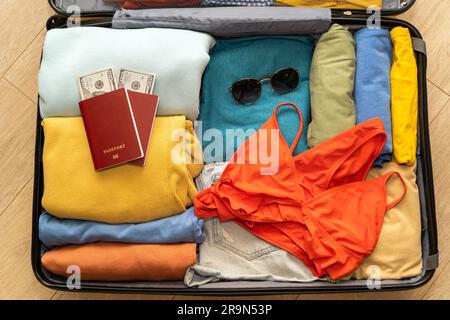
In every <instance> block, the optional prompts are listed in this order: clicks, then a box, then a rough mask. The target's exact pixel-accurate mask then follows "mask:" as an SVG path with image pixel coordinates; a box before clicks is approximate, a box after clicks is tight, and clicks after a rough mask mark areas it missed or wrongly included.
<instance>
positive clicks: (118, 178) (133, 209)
mask: <svg viewBox="0 0 450 320" xmlns="http://www.w3.org/2000/svg"><path fill="white" fill-rule="evenodd" d="M42 126H43V127H44V134H45V143H44V153H43V166H44V196H43V199H42V206H43V207H44V208H45V210H47V211H48V212H49V213H51V214H52V215H55V216H57V217H59V218H67V219H80V220H93V221H99V222H105V223H113V224H119V223H140V222H145V221H151V220H156V219H161V218H164V217H168V216H171V215H175V214H178V213H181V212H184V211H185V210H186V208H187V207H189V206H191V205H192V204H193V198H194V196H195V194H196V192H197V191H196V189H195V185H194V182H193V177H196V176H197V175H198V174H199V173H200V171H201V169H202V168H203V158H202V156H201V146H200V143H199V141H198V140H197V139H196V138H195V136H194V129H193V126H192V122H191V121H187V120H186V118H185V117H184V116H173V117H157V118H156V121H155V124H154V128H153V134H152V138H151V141H150V147H149V150H148V157H147V163H146V166H145V167H144V168H142V167H136V166H132V165H127V164H126V165H121V166H119V167H115V168H112V169H108V170H105V171H102V172H96V171H95V169H94V165H93V161H92V157H91V153H90V149H89V145H88V140H87V137H86V133H85V130H84V125H83V120H82V118H81V117H76V118H47V119H45V120H44V121H43V122H42ZM175 138H177V139H175ZM181 140H183V141H184V142H183V143H180V141H181ZM194 151H195V152H194ZM175 158H176V159H175ZM194 158H196V159H194Z"/></svg>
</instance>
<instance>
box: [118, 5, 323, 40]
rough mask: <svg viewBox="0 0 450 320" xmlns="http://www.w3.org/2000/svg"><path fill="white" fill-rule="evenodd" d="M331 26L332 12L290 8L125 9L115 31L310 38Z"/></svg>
mask: <svg viewBox="0 0 450 320" xmlns="http://www.w3.org/2000/svg"><path fill="white" fill-rule="evenodd" d="M330 25H331V10H330V9H326V8H318V9H315V8H288V7H224V8H180V9H158V10H154V9H146V10H125V9H122V10H119V11H117V12H116V14H115V15H114V18H113V22H112V27H113V28H115V29H140V28H173V29H187V30H193V31H200V32H206V33H209V34H211V35H213V36H220V37H235V36H241V37H242V36H256V35H311V34H320V33H324V32H326V31H327V30H328V29H329V27H330Z"/></svg>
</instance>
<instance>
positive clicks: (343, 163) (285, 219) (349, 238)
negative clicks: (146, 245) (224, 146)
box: [194, 103, 406, 280]
mask: <svg viewBox="0 0 450 320" xmlns="http://www.w3.org/2000/svg"><path fill="white" fill-rule="evenodd" d="M282 106H291V107H294V108H295V109H297V112H298V114H299V117H300V119H301V125H300V128H299V132H298V134H297V137H296V139H295V141H294V143H293V145H292V146H291V147H289V146H288V145H287V143H286V141H285V140H284V138H283V136H282V134H281V133H280V130H279V127H278V122H277V111H278V109H279V108H280V107H282ZM302 129H303V120H302V117H301V113H300V110H299V109H298V108H297V107H296V106H295V105H293V104H290V103H285V104H281V105H279V106H277V108H276V109H275V111H274V113H273V115H272V117H271V118H269V120H268V121H267V122H266V123H265V124H264V125H263V126H262V127H261V129H259V130H258V132H256V133H255V136H253V137H251V138H250V139H249V140H247V141H246V142H245V143H244V144H242V145H241V146H240V147H239V149H238V150H237V151H236V153H235V154H234V156H233V158H232V160H231V162H230V164H229V165H228V166H227V168H226V169H225V171H224V172H223V174H222V176H221V178H220V180H219V181H217V182H216V183H215V184H214V185H212V186H211V188H209V189H206V190H204V191H202V192H201V193H199V194H198V195H197V197H196V198H195V201H194V203H195V211H196V215H197V216H198V217H200V218H210V217H216V216H217V217H219V218H220V221H222V222H224V221H229V220H233V221H234V222H235V223H237V224H239V225H240V226H242V227H243V228H245V229H247V230H248V231H250V232H252V233H253V234H255V235H256V236H258V237H260V238H262V239H264V240H266V241H267V242H269V243H272V244H273V245H275V246H278V247H280V248H282V249H284V250H286V251H288V252H290V253H292V254H293V255H295V256H296V257H298V258H299V259H300V260H302V261H303V262H304V263H305V265H306V266H307V267H308V268H309V269H311V271H312V272H313V273H314V274H315V275H316V276H318V277H323V276H329V277H330V278H331V279H333V280H335V279H339V278H341V277H344V276H346V275H349V274H350V273H352V272H353V271H354V270H355V269H356V268H357V267H358V266H359V264H360V263H361V262H362V260H363V259H364V258H365V257H366V256H368V255H370V253H371V252H372V251H373V249H374V248H375V245H376V243H377V240H378V236H379V234H380V231H381V227H382V223H383V218H384V214H385V212H386V211H387V210H389V209H390V208H392V207H393V206H395V205H396V204H397V203H398V202H400V201H401V200H402V199H403V197H404V195H405V193H406V187H405V183H404V181H403V178H402V177H401V176H400V175H399V174H398V173H396V172H390V173H388V174H386V175H383V176H381V177H379V178H378V179H375V180H370V181H364V180H365V178H366V176H367V174H368V172H369V170H370V168H371V167H372V165H373V163H374V161H375V160H376V158H377V157H378V155H379V154H380V152H381V150H382V149H383V146H384V144H385V142H386V133H385V131H384V126H383V123H382V121H381V120H380V119H378V118H375V119H372V120H369V121H366V122H364V123H361V124H359V125H357V126H355V127H353V128H351V129H349V130H347V131H345V132H343V133H341V134H340V135H338V136H336V137H334V138H332V139H330V140H328V141H325V142H323V143H321V144H319V145H318V146H316V147H315V148H312V149H310V150H308V151H305V152H304V153H301V154H299V155H297V156H293V155H292V151H293V150H294V149H295V147H296V145H297V143H298V140H299V138H300V135H301V132H302ZM271 130H276V132H277V135H276V139H278V140H279V143H278V145H277V144H273V143H272V141H271V140H270V139H273V136H272V135H271V134H270V133H269V134H267V132H270V131H271ZM252 139H256V141H257V143H252V142H250V141H251V140H252ZM273 145H277V147H275V149H274V150H271V148H272V146H273ZM261 146H264V148H266V149H267V153H268V155H274V156H276V155H277V154H278V155H279V166H278V170H277V171H276V172H274V173H273V174H261V172H264V170H266V169H267V165H265V164H264V163H263V162H262V161H260V159H259V157H258V161H256V162H252V163H251V164H250V163H242V161H239V159H241V160H242V156H243V155H245V159H251V157H250V155H251V154H255V153H254V152H258V151H257V150H256V149H257V148H258V147H261ZM256 154H258V153H256ZM239 157H241V158H239ZM392 175H397V176H398V177H399V178H400V179H401V181H402V183H403V186H404V192H403V194H402V195H401V196H400V197H399V198H398V199H397V200H395V201H393V202H392V203H389V204H386V202H387V195H386V187H385V186H386V183H387V180H388V179H389V178H390V177H391V176H392Z"/></svg>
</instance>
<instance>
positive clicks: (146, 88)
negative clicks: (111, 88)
mask: <svg viewBox="0 0 450 320" xmlns="http://www.w3.org/2000/svg"><path fill="white" fill-rule="evenodd" d="M155 80H156V74H154V73H142V72H136V71H130V70H125V69H121V70H120V73H119V83H118V85H119V88H125V89H127V90H130V91H136V92H141V93H147V94H153V88H154V87H155Z"/></svg>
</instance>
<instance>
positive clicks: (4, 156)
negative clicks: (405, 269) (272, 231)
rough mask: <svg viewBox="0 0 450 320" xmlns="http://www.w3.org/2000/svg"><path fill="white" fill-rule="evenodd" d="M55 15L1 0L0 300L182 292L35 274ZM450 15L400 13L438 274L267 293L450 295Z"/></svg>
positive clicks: (445, 6) (449, 5)
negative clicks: (39, 106) (412, 50)
mask: <svg viewBox="0 0 450 320" xmlns="http://www.w3.org/2000/svg"><path fill="white" fill-rule="evenodd" d="M25 2H26V4H25ZM52 14H53V13H52V11H51V9H50V7H49V6H48V4H47V0H33V1H30V0H27V1H17V0H1V1H0V45H1V50H0V113H1V115H2V116H1V117H0V128H1V131H2V135H1V136H0V159H1V161H0V185H1V186H2V187H1V189H0V248H2V249H1V254H0V299H111V298H117V299H180V298H183V297H180V296H162V297H160V296H149V295H147V296H145V295H138V296H133V295H109V294H106V295H101V294H80V293H61V292H56V291H53V290H49V289H46V288H44V287H43V286H41V285H40V284H39V283H38V282H37V281H36V280H35V278H34V275H33V273H32V270H31V264H30V246H31V239H30V238H31V203H32V191H33V155H34V136H35V134H34V130H35V117H36V97H37V74H38V66H39V60H40V54H41V49H42V45H43V40H44V37H45V28H44V26H45V22H46V19H47V17H49V16H50V15H52ZM449 14H450V1H441V0H417V3H416V5H415V6H414V7H413V9H411V10H409V12H407V13H406V14H403V15H402V16H400V18H402V19H405V20H408V21H410V22H411V23H412V24H413V25H415V26H416V27H417V28H418V29H419V30H420V31H421V32H422V35H423V37H424V38H425V40H426V42H427V45H428V97H429V105H430V107H429V119H430V130H431V140H432V156H433V165H434V179H435V188H436V200H437V212H438V225H439V245H440V263H441V266H440V268H439V269H438V270H437V273H436V275H435V277H434V278H433V279H432V281H431V282H430V283H429V284H427V285H426V286H425V287H423V288H420V289H417V290H413V291H406V292H394V293H376V292H373V293H369V294H336V295H288V296H269V297H268V298H280V299H316V298H325V299H326V298H328V299H338V298H342V299H366V298H367V299H383V298H387V299H450V197H449V195H448V192H449V187H450V166H449V159H450V143H449V138H450V43H449V42H450V20H449V19H448V17H449ZM188 298H189V297H188ZM205 298H207V297H205ZM259 298H261V299H262V298H264V297H259ZM246 299H258V298H256V297H247V298H246Z"/></svg>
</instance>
